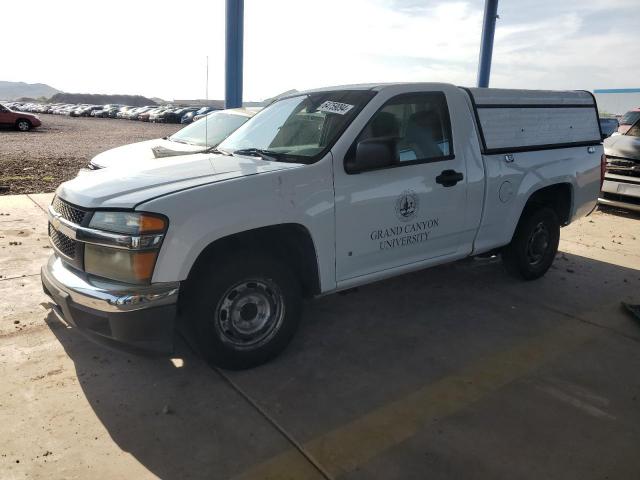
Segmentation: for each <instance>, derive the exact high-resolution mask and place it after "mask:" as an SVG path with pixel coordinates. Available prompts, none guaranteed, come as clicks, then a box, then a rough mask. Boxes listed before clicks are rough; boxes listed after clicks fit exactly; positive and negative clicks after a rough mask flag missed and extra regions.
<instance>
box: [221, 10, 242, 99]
mask: <svg viewBox="0 0 640 480" xmlns="http://www.w3.org/2000/svg"><path fill="white" fill-rule="evenodd" d="M226 17H227V25H226V54H225V102H224V103H225V108H238V107H241V106H242V50H243V48H242V41H243V36H244V0H227V6H226Z"/></svg>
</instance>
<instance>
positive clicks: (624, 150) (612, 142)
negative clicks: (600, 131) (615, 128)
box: [604, 135, 640, 160]
mask: <svg viewBox="0 0 640 480" xmlns="http://www.w3.org/2000/svg"><path fill="white" fill-rule="evenodd" d="M604 153H605V154H606V155H609V156H611V157H622V158H629V159H631V160H640V137H631V136H629V135H616V136H615V137H609V138H607V139H606V140H605V141H604Z"/></svg>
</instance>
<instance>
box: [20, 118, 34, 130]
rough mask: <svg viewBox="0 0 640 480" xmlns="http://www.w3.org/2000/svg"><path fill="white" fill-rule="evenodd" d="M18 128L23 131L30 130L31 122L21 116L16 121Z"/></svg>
mask: <svg viewBox="0 0 640 480" xmlns="http://www.w3.org/2000/svg"><path fill="white" fill-rule="evenodd" d="M16 130H20V131H21V132H28V131H29V130H31V122H30V121H29V120H25V119H24V118H21V119H20V120H18V121H17V122H16Z"/></svg>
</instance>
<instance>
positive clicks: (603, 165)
mask: <svg viewBox="0 0 640 480" xmlns="http://www.w3.org/2000/svg"><path fill="white" fill-rule="evenodd" d="M606 170H607V156H606V155H605V154H604V153H603V154H602V156H601V157H600V190H602V184H603V183H604V172H605V171H606Z"/></svg>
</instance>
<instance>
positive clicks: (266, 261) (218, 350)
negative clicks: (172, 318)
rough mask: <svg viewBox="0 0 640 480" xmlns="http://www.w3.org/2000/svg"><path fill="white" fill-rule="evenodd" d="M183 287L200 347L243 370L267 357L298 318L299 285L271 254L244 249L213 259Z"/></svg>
mask: <svg viewBox="0 0 640 480" xmlns="http://www.w3.org/2000/svg"><path fill="white" fill-rule="evenodd" d="M188 288H189V289H190V291H189V292H188V293H187V295H186V304H185V311H186V313H187V317H188V318H189V319H190V320H191V322H192V324H193V327H194V330H195V333H196V335H197V341H198V343H199V347H200V349H201V352H202V354H203V355H204V356H205V357H206V359H207V360H208V361H209V362H211V363H212V364H214V365H216V366H219V367H222V368H227V369H231V370H242V369H246V368H251V367H255V366H257V365H261V364H263V363H265V362H267V361H269V360H271V359H272V358H274V357H275V356H276V355H278V354H279V353H280V352H282V350H284V349H285V347H286V346H287V345H288V344H289V342H290V341H291V338H292V337H293V335H294V333H295V332H296V329H297V327H298V324H299V321H300V315H301V309H302V296H301V290H300V284H299V282H298V280H297V278H296V277H295V275H294V274H293V272H292V271H291V270H290V269H289V268H288V267H287V265H286V264H284V263H283V262H279V261H277V260H276V259H272V258H270V257H266V256H262V255H256V254H254V253H248V252H247V253H242V254H235V255H232V256H231V257H228V258H226V259H224V260H223V261H221V259H220V258H216V259H215V260H213V261H211V262H210V265H209V266H208V267H205V268H202V269H201V270H200V271H199V272H197V273H196V274H195V275H194V278H193V279H192V280H191V281H190V282H189V287H188ZM263 322H264V324H263V325H262V326H261V324H262V323H263ZM252 329H253V330H252Z"/></svg>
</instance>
